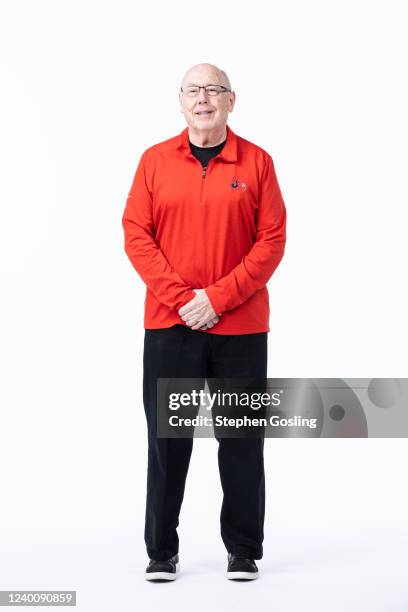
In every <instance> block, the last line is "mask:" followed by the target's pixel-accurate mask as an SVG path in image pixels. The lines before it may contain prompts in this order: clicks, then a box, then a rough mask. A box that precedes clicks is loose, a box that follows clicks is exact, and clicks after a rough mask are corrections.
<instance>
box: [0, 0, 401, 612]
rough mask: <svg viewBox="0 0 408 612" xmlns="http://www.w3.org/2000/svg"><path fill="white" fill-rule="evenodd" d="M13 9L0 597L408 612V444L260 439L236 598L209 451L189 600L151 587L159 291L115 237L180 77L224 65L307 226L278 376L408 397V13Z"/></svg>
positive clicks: (189, 545)
mask: <svg viewBox="0 0 408 612" xmlns="http://www.w3.org/2000/svg"><path fill="white" fill-rule="evenodd" d="M0 7H1V9H0V68H1V92H2V93H1V96H0V111H1V112H0V122H1V139H0V156H1V158H0V163H1V184H0V201H1V233H0V249H1V251H0V257H1V320H0V325H1V329H0V333H1V341H0V342H1V364H0V366H1V370H0V377H1V381H0V401H1V431H2V436H1V444H0V462H1V472H2V495H1V503H0V526H1V528H2V530H1V532H0V533H1V535H0V537H1V542H0V544H1V545H0V549H1V550H2V552H1V553H0V575H1V579H0V589H13V588H20V589H37V590H38V589H42V588H44V589H52V588H57V589H61V588H62V589H70V588H72V589H77V590H78V607H79V608H82V609H84V610H85V609H86V610H92V611H93V610H98V611H100V610H105V609H106V610H112V609H113V608H115V609H116V610H123V611H126V612H127V611H128V610H131V609H135V606H138V605H141V601H142V598H143V597H144V596H145V595H146V597H148V598H149V604H148V605H149V608H150V609H163V610H164V609H165V608H166V610H168V609H169V608H170V609H172V608H171V606H174V609H177V610H180V609H184V608H183V606H185V607H186V609H187V607H188V606H189V605H190V606H191V602H192V599H191V597H188V594H189V593H190V592H191V593H195V594H197V592H199V593H200V597H199V598H198V601H197V602H196V603H195V604H194V605H195V606H196V607H197V608H198V609H204V608H205V609H206V608H207V607H208V606H209V605H216V604H217V603H220V598H222V597H224V596H225V597H228V601H229V604H233V605H234V606H235V609H236V610H239V609H243V610H244V609H247V607H248V605H249V603H251V605H253V604H254V602H255V603H256V602H258V603H259V602H261V601H262V602H263V601H264V603H265V604H267V605H268V606H269V604H271V606H273V605H275V606H277V609H279V610H280V611H284V610H297V609H298V607H299V605H302V608H303V609H309V608H310V609H312V608H313V609H314V610H316V609H322V610H323V609H327V606H328V604H330V608H331V609H332V610H334V609H336V610H337V609H339V610H343V609H344V607H345V606H346V605H347V606H348V608H349V609H356V610H357V609H359V610H361V609H367V610H368V609H369V610H383V609H384V610H406V609H407V607H406V606H407V605H408V604H407V602H408V595H407V591H406V590H405V591H404V587H403V581H402V579H403V575H404V572H403V570H402V569H400V565H399V563H400V561H401V562H402V560H403V562H404V563H405V564H406V556H404V555H405V554H406V545H407V543H408V528H407V522H406V517H407V510H408V503H407V496H406V493H405V488H404V487H403V486H402V482H403V480H404V479H405V478H406V473H405V472H406V468H405V466H406V461H407V444H406V440H405V439H394V440H387V439H383V440H375V439H372V440H364V439H360V440H345V439H342V440H299V439H298V440H275V441H272V440H268V441H266V470H267V516H266V525H265V529H266V535H265V555H264V559H263V560H262V561H261V562H260V563H259V565H260V567H261V569H263V570H264V575H263V577H262V580H259V581H256V586H255V583H254V584H253V585H252V586H251V593H247V590H248V588H247V587H246V590H245V585H242V584H235V585H234V584H232V583H229V582H228V581H226V580H225V578H224V576H223V572H224V570H225V567H224V566H225V561H226V559H225V554H226V553H225V550H224V547H223V544H222V542H221V539H220V536H219V522H218V521H219V518H218V513H219V507H220V503H221V490H220V484H219V480H218V473H217V461H216V442H215V441H214V440H197V441H196V442H195V452H194V454H193V459H192V464H191V470H190V473H189V476H188V481H187V489H186V497H185V503H184V506H183V510H182V517H181V522H182V524H181V527H180V530H179V533H180V552H181V555H183V556H182V557H181V565H182V569H183V568H184V570H185V572H186V573H185V575H184V580H182V579H180V581H177V583H175V585H174V587H169V588H170V589H171V590H170V591H169V590H167V591H166V598H165V599H164V598H163V597H164V595H163V589H162V586H160V585H156V586H157V587H158V588H157V589H156V590H154V587H153V589H152V586H153V585H146V584H145V583H144V582H143V576H142V574H143V571H144V566H145V562H146V555H145V549H144V542H143V526H144V525H143V522H144V500H145V473H146V440H145V437H146V429H145V427H146V426H145V419H144V412H143V405H142V388H141V381H142V348H143V306H144V304H143V302H144V292H145V289H144V285H143V283H142V281H141V280H140V278H139V277H138V276H137V274H136V272H135V271H134V269H133V267H132V266H131V264H130V262H129V260H128V259H127V257H126V254H125V252H124V250H123V231H122V226H121V216H122V213H123V209H124V205H125V201H126V197H127V193H128V191H129V189H130V185H131V182H132V179H133V175H134V172H135V169H136V165H137V163H138V160H139V157H140V155H141V153H142V152H143V150H144V149H145V148H147V147H148V146H150V145H152V144H154V143H157V142H159V141H161V140H164V139H166V138H169V137H171V136H174V135H176V134H177V133H179V132H180V131H181V130H182V129H183V128H184V127H185V122H184V117H183V115H182V114H181V113H180V112H179V107H178V89H179V86H180V80H181V77H182V75H183V74H184V72H185V70H186V69H187V68H189V67H190V66H191V65H193V64H195V63H198V62H211V63H215V64H217V65H219V66H220V67H221V68H223V69H224V70H226V71H227V73H228V75H229V77H230V80H231V83H232V87H233V88H234V90H235V91H236V94H237V101H236V105H235V109H234V111H233V113H232V114H231V115H230V118H229V124H230V125H231V127H232V129H233V130H234V131H235V132H236V133H238V134H239V135H241V136H242V137H244V138H247V139H248V140H251V141H252V142H255V143H257V144H259V145H260V146H262V147H263V148H265V149H266V150H267V151H268V152H269V153H270V154H271V155H272V157H273V159H274V163H275V168H276V171H277V175H278V179H279V183H280V186H281V190H282V193H283V196H284V199H285V203H286V206H287V212H288V225H287V231H288V240H287V246H286V254H285V256H284V259H283V260H282V262H281V264H280V266H279V268H278V270H277V271H276V273H275V275H274V276H273V278H272V280H271V281H270V283H269V290H270V302H271V330H272V331H271V333H270V334H269V369H268V375H269V376H270V377H275V376H278V377H308V376H311V377H326V376H328V377H404V376H405V375H406V372H407V371H406V351H407V346H408V332H407V324H406V312H407V284H406V281H404V278H405V277H406V270H405V268H406V261H407V239H406V228H407V220H408V215H407V205H408V187H407V180H406V168H407V162H408V154H407V150H408V149H407V141H408V120H407V112H406V109H407V108H408V86H407V68H408V66H407V64H408V53H407V51H408V48H407V47H408V44H407V38H406V17H407V5H406V3H405V2H403V1H401V2H397V1H392V0H391V1H388V2H385V1H384V2H377V1H373V0H372V1H370V2H368V1H367V2H365V1H358V0H357V1H353V2H344V1H342V2H340V1H338V2H335V1H332V2H330V1H329V2H325V1H323V0H322V1H317V0H315V1H312V2H301V1H298V2H290V1H289V2H288V1H287V0H286V1H283V0H282V1H270V2H261V1H260V0H254V1H252V2H250V3H245V2H242V1H238V2H237V1H234V2H232V1H226V2H222V3H221V2H214V0H206V2H205V3H196V4H194V3H193V4H192V3H191V2H186V1H185V0H181V1H179V2H176V3H174V2H164V1H160V2H157V1H156V2H150V3H147V4H140V3H136V2H131V1H130V0H129V1H125V0H122V1H120V0H119V1H118V0H116V1H115V2H113V1H105V2H103V1H98V2H96V1H91V0H82V1H81V2H80V1H73V0H71V1H69V2H68V1H63V2H60V1H51V0H50V1H48V2H47V1H44V0H40V1H37V2H29V1H2V2H1V4H0ZM393 547H394V548H393ZM404 551H405V552H404ZM398 554H400V555H401V557H399V556H398ZM353 564H354V565H353ZM209 577H211V580H212V588H211V589H207V586H206V585H207V581H208V580H209ZM247 586H248V585H247ZM294 586H296V588H294ZM190 589H192V590H191V591H190ZM199 589H200V590H199ZM333 592H335V593H336V596H335V597H333ZM201 593H202V596H201ZM92 598H93V603H91V599H92ZM258 598H259V599H258ZM265 598H267V599H265ZM160 602H161V603H160ZM336 606H338V608H337V607H336Z"/></svg>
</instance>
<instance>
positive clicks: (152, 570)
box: [145, 555, 179, 581]
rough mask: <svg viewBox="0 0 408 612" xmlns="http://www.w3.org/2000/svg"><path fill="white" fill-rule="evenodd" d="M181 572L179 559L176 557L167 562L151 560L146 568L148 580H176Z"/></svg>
mask: <svg viewBox="0 0 408 612" xmlns="http://www.w3.org/2000/svg"><path fill="white" fill-rule="evenodd" d="M178 571H179V557H178V555H174V557H171V558H170V559H168V560H167V561H155V560H154V559H150V563H149V565H148V566H147V568H146V573H145V578H146V580H158V581H159V580H175V579H176V574H177V572H178Z"/></svg>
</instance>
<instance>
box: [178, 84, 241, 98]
mask: <svg viewBox="0 0 408 612" xmlns="http://www.w3.org/2000/svg"><path fill="white" fill-rule="evenodd" d="M190 87H198V93H197V94H196V95H195V96H189V97H190V98H196V97H197V96H199V95H200V90H201V89H204V91H205V93H206V94H207V95H209V96H210V98H211V97H214V98H215V97H216V96H218V95H219V94H221V93H225V92H228V91H229V92H231V91H232V89H228V88H227V87H224V85H218V84H214V85H190ZM207 87H222V89H223V91H218V92H217V93H216V94H215V96H211V95H210V94H209V93H208V91H207ZM180 91H181V92H182V93H184V94H186V95H188V93H187V92H186V91H184V90H183V88H182V87H180Z"/></svg>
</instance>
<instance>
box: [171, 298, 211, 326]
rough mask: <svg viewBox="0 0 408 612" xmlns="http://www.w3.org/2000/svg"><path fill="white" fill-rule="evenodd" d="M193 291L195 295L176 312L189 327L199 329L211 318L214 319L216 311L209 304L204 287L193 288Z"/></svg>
mask: <svg viewBox="0 0 408 612" xmlns="http://www.w3.org/2000/svg"><path fill="white" fill-rule="evenodd" d="M193 291H195V294H196V296H195V297H194V298H193V299H192V300H190V301H189V302H187V304H184V306H182V307H181V308H180V309H179V310H178V314H179V315H180V317H181V318H182V319H183V321H185V323H186V324H187V325H188V326H189V327H191V329H200V327H202V326H203V325H205V324H206V323H209V321H211V319H214V317H215V316H217V313H216V312H215V311H214V309H213V307H212V306H211V302H210V300H209V299H208V296H207V294H206V292H205V289H193Z"/></svg>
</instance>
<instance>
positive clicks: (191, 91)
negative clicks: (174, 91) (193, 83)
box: [186, 87, 200, 97]
mask: <svg viewBox="0 0 408 612" xmlns="http://www.w3.org/2000/svg"><path fill="white" fill-rule="evenodd" d="M199 91H200V90H199V89H198V87H187V89H186V94H187V95H188V96H192V97H193V96H197V95H198V92H199Z"/></svg>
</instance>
